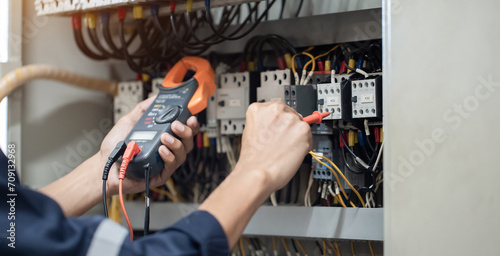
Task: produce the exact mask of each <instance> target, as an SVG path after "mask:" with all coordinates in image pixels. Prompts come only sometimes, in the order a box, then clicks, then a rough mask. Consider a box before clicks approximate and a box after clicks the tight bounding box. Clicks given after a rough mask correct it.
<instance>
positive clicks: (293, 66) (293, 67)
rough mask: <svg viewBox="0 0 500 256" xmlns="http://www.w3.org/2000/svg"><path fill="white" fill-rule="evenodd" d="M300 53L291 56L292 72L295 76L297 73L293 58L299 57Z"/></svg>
mask: <svg viewBox="0 0 500 256" xmlns="http://www.w3.org/2000/svg"><path fill="white" fill-rule="evenodd" d="M299 55H300V53H297V54H295V55H293V56H292V72H293V73H294V74H295V73H297V71H296V70H295V57H297V56H299Z"/></svg>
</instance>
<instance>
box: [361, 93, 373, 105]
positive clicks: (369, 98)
mask: <svg viewBox="0 0 500 256" xmlns="http://www.w3.org/2000/svg"><path fill="white" fill-rule="evenodd" d="M361 103H373V94H363V95H361Z"/></svg>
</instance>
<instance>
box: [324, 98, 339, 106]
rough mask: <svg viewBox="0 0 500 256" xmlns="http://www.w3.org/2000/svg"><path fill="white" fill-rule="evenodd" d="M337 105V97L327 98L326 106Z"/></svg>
mask: <svg viewBox="0 0 500 256" xmlns="http://www.w3.org/2000/svg"><path fill="white" fill-rule="evenodd" d="M339 104H340V101H339V97H329V98H327V99H326V105H328V106H338V105H339Z"/></svg>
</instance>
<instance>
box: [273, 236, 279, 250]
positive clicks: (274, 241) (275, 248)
mask: <svg viewBox="0 0 500 256" xmlns="http://www.w3.org/2000/svg"><path fill="white" fill-rule="evenodd" d="M277 248H278V247H276V237H274V236H273V250H274V251H276V250H277Z"/></svg>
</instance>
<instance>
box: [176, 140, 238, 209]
mask: <svg viewBox="0 0 500 256" xmlns="http://www.w3.org/2000/svg"><path fill="white" fill-rule="evenodd" d="M195 145H196V147H195V149H194V150H193V151H192V152H190V153H189V154H188V155H187V159H186V161H185V162H184V163H183V164H182V165H181V166H180V167H179V168H178V169H177V170H176V171H175V172H174V174H173V175H172V178H173V179H174V181H175V183H176V184H179V185H181V187H182V191H181V193H182V196H183V197H184V198H187V199H188V200H189V199H192V201H194V202H199V201H202V200H203V199H204V198H206V197H207V196H208V195H209V194H210V193H211V192H212V191H213V190H214V189H215V188H216V187H217V186H218V185H219V184H220V183H221V182H222V181H223V180H224V179H225V178H226V176H227V174H228V173H229V171H228V168H227V167H226V166H227V161H226V155H225V154H219V153H217V147H216V146H217V141H216V139H215V138H208V136H207V134H206V133H203V134H202V133H200V134H198V135H197V136H196V137H195Z"/></svg>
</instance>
